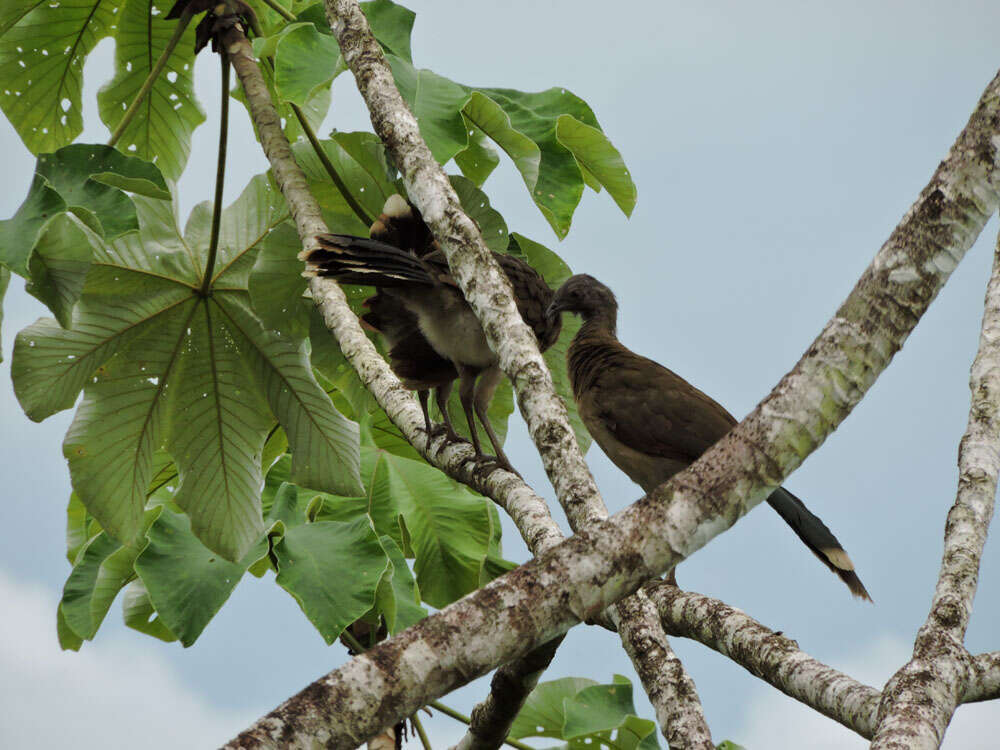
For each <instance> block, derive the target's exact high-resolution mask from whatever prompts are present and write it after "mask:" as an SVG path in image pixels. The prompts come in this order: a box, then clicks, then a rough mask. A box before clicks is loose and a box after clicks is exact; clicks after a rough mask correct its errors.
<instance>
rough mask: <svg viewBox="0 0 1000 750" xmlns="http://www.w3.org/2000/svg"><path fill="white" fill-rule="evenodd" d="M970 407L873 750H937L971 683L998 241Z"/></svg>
mask: <svg viewBox="0 0 1000 750" xmlns="http://www.w3.org/2000/svg"><path fill="white" fill-rule="evenodd" d="M969 389H970V390H971V391H972V405H971V407H970V409H969V424H968V427H967V428H966V430H965V435H963V436H962V441H961V443H960V444H959V449H958V467H959V476H958V495H957V497H956V498H955V504H954V505H953V506H952V508H951V510H950V511H949V512H948V520H947V522H946V524H945V535H944V555H943V559H942V561H941V573H940V575H939V576H938V582H937V587H936V589H935V591H934V600H933V602H932V603H931V611H930V613H929V614H928V615H927V621H926V622H925V623H924V625H923V627H922V628H920V631H919V632H918V633H917V638H916V643H915V644H914V647H913V658H912V659H911V660H910V661H909V662H908V663H907V664H906V665H904V666H903V667H902V668H901V669H900V670H899V671H898V672H896V674H895V675H893V677H892V679H890V680H889V683H888V684H887V685H886V689H885V691H884V695H883V697H882V705H881V707H880V714H881V715H882V716H881V721H880V722H879V727H878V732H877V733H876V734H875V739H874V741H873V742H872V747H873V748H878V749H879V750H882V749H887V748H903V747H906V748H936V747H938V745H940V744H941V740H942V739H944V732H945V729H946V728H947V727H948V722H949V721H951V716H952V714H953V713H954V712H955V708H956V706H958V704H959V703H960V702H961V698H962V695H963V693H964V692H965V690H966V687H967V685H968V683H969V680H970V679H971V677H972V673H973V665H972V657H971V656H970V654H969V652H968V651H967V650H966V648H965V645H964V641H965V630H966V628H967V627H968V624H969V617H970V615H971V614H972V600H973V599H974V598H975V595H976V584H977V583H978V580H979V561H980V559H981V557H982V554H983V545H984V544H985V543H986V532H987V530H988V529H989V525H990V519H992V517H993V504H994V502H995V498H996V492H997V475H998V474H1000V238H998V240H997V249H996V253H995V255H994V259H993V273H992V274H991V276H990V281H989V284H988V285H987V288H986V303H985V309H984V311H983V326H982V333H981V334H980V337H979V351H978V352H977V353H976V358H975V360H974V361H973V363H972V373H971V375H970V377H969Z"/></svg>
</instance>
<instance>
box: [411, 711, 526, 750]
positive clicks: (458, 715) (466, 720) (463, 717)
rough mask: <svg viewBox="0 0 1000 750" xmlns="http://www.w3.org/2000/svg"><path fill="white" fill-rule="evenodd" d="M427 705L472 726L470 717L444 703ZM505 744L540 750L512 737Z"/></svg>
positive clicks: (521, 748) (505, 740) (521, 749)
mask: <svg viewBox="0 0 1000 750" xmlns="http://www.w3.org/2000/svg"><path fill="white" fill-rule="evenodd" d="M427 705H428V706H430V707H431V708H436V709H437V710H438V711H440V712H441V713H443V714H444V715H445V716H450V717H451V718H453V719H455V720H456V721H460V722H462V723H463V724H469V725H470V726H471V724H472V719H470V718H469V717H468V716H466V715H465V714H461V713H459V712H458V711H456V710H455V709H454V708H448V706H446V705H444V704H443V703H441V702H439V701H431V702H430V703H428V704H427ZM503 742H504V744H505V745H510V746H511V747H516V748H517V750H538V748H534V747H532V746H531V745H526V744H525V743H523V742H518V741H517V740H512V739H510V737H507V738H506V739H504V741H503Z"/></svg>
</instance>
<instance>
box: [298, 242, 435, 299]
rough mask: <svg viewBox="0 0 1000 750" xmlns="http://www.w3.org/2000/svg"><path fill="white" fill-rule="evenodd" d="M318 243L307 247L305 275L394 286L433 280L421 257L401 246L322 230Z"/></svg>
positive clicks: (351, 282)
mask: <svg viewBox="0 0 1000 750" xmlns="http://www.w3.org/2000/svg"><path fill="white" fill-rule="evenodd" d="M316 244H317V247H315V248H312V249H310V250H303V251H302V252H301V253H299V259H300V260H304V261H305V262H306V270H305V271H303V273H302V275H303V276H330V277H333V278H335V279H337V280H338V281H341V282H343V283H346V284H366V285H370V286H381V287H393V286H408V285H412V284H414V283H416V284H433V283H434V281H433V279H432V278H431V273H430V271H429V270H428V268H427V266H425V265H424V264H423V263H422V262H421V261H420V260H419V259H418V258H416V257H415V256H414V255H412V254H411V253H408V252H406V251H405V250H400V249H399V248H398V247H393V246H392V245H387V244H386V243H384V242H379V241H378V240H369V239H367V238H365V237H355V236H353V235H350V234H321V235H317V236H316Z"/></svg>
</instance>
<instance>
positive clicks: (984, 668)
mask: <svg viewBox="0 0 1000 750" xmlns="http://www.w3.org/2000/svg"><path fill="white" fill-rule="evenodd" d="M997 699H1000V651H991V652H990V653H988V654H979V656H976V657H974V658H973V660H972V674H971V675H970V676H969V682H968V684H967V685H966V686H965V695H963V696H962V702H963V703H976V702H978V701H992V700H997Z"/></svg>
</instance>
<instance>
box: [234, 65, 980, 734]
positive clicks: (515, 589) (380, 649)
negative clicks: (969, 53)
mask: <svg viewBox="0 0 1000 750" xmlns="http://www.w3.org/2000/svg"><path fill="white" fill-rule="evenodd" d="M998 122H1000V78H994V80H993V81H991V82H990V84H989V86H988V87H987V90H986V93H985V94H984V96H983V98H982V99H981V100H980V102H979V104H978V106H977V108H976V111H975V112H974V113H973V115H972V118H971V119H970V121H969V123H968V125H967V126H966V128H965V129H964V130H963V131H962V133H961V134H960V135H959V137H958V140H957V141H956V143H955V145H954V146H953V147H952V149H951V152H950V153H949V154H948V156H947V158H946V159H945V160H944V161H943V162H942V163H941V164H940V166H939V167H938V169H937V170H936V171H935V173H934V175H933V176H932V178H931V181H930V183H929V184H928V186H927V187H926V188H925V189H924V191H923V192H922V193H921V195H920V197H919V198H918V200H917V201H916V203H915V204H914V205H913V207H912V208H911V209H910V210H909V211H908V212H907V214H906V216H905V217H904V218H903V220H902V222H901V223H900V224H899V226H898V227H897V228H896V230H895V231H894V232H893V233H892V235H891V237H890V238H889V240H888V241H887V242H886V244H885V245H884V246H883V247H882V248H881V249H880V250H879V252H878V254H877V255H876V256H875V259H874V260H873V261H872V264H871V265H870V266H869V268H868V269H867V270H866V271H865V272H864V274H863V275H862V278H861V279H860V281H859V282H858V284H857V286H856V287H855V289H854V290H853V291H852V292H851V294H850V295H849V296H848V298H847V300H846V301H845V302H844V304H843V305H842V306H841V308H840V309H839V310H838V311H837V313H836V314H835V315H834V317H833V319H832V320H831V321H830V322H829V323H828V324H827V326H826V327H825V328H824V330H823V332H822V333H821V334H820V336H819V337H818V338H817V339H816V341H815V342H813V344H812V345H811V346H810V348H809V349H808V351H807V352H806V353H805V355H804V356H803V357H802V359H801V360H800V361H799V363H798V364H797V365H796V366H795V368H794V369H793V370H792V371H791V372H790V373H789V374H788V375H786V376H785V377H784V378H783V379H782V380H781V382H780V383H778V385H777V386H776V387H775V389H774V390H773V391H772V392H771V394H770V395H768V397H767V398H765V399H764V401H763V402H762V403H761V404H760V405H759V406H758V407H757V408H756V409H755V410H754V411H753V412H752V413H751V414H750V415H749V416H748V417H747V418H746V419H744V420H743V422H741V423H740V425H739V426H737V427H736V428H735V429H734V430H733V431H732V432H731V433H730V434H729V435H727V436H726V437H725V438H724V439H723V440H721V441H720V442H719V443H718V444H717V445H716V446H714V447H713V448H712V449H711V450H710V451H708V452H707V453H706V454H705V455H704V456H702V458H701V459H699V460H698V461H697V462H696V463H695V464H694V465H692V466H691V467H690V468H688V469H687V470H685V471H683V472H681V473H680V474H678V475H677V476H676V477H674V478H673V479H672V480H671V481H670V482H668V483H666V484H665V485H663V486H662V487H660V488H658V489H657V490H656V491H655V492H653V493H651V494H650V495H649V496H648V497H645V498H643V499H642V500H640V501H639V502H637V503H635V504H634V505H632V506H630V507H628V508H627V509H625V510H624V511H622V512H620V513H618V514H617V515H616V516H614V517H613V518H612V519H610V520H608V521H599V522H597V523H596V524H594V525H592V526H589V527H588V528H587V529H585V530H583V531H581V532H579V533H578V534H577V535H576V536H575V537H573V538H571V539H568V540H566V541H565V542H563V543H561V544H559V545H558V546H556V547H554V548H553V549H551V550H550V551H549V552H547V553H546V554H545V555H543V556H541V557H540V558H537V559H535V560H533V561H531V562H529V563H527V564H526V565H524V566H522V567H520V568H518V569H517V570H515V571H512V572H511V573H509V574H507V575H505V576H503V577H501V578H499V579H497V580H496V581H493V582H492V583H491V584H489V585H488V586H486V587H485V588H483V589H481V590H479V591H476V592H474V593H473V594H470V595H469V596H467V597H466V598H465V599H463V600H461V601H459V602H456V603H455V604H453V605H451V606H450V607H448V608H446V609H445V610H443V611H441V612H439V613H437V614H435V615H433V616H431V617H429V618H427V619H426V620H424V621H422V622H421V623H419V624H417V625H416V626H414V627H412V628H409V629H408V630H407V631H405V632H403V633H400V634H399V635H397V636H396V637H394V638H392V639H390V640H388V641H385V642H384V643H381V644H379V645H378V646H376V647H375V648H373V649H372V650H371V651H369V652H367V653H365V654H364V655H362V656H359V657H356V658H355V659H353V660H352V661H350V662H348V663H347V664H345V665H343V666H342V667H340V668H339V669H337V670H335V671H333V672H331V673H330V674H328V675H326V676H325V677H323V678H321V679H320V680H318V681H316V682H315V683H313V684H312V685H310V686H309V687H307V688H306V689H305V690H303V691H302V692H301V693H299V694H298V695H296V696H294V697H292V698H291V699H289V700H288V701H286V702H285V703H284V704H282V706H280V707H279V708H277V709H276V710H275V711H272V712H271V713H270V714H268V716H266V717H264V718H263V719H261V720H260V721H259V722H257V723H256V724H254V725H253V726H252V727H250V728H249V729H248V730H247V731H246V732H244V733H243V734H241V735H240V736H239V737H238V738H237V739H236V740H234V741H233V743H232V744H231V745H230V746H231V747H275V746H282V747H288V746H303V745H304V746H310V745H311V744H312V743H313V742H318V743H319V744H320V745H323V746H327V747H345V748H346V747H354V746H356V745H357V744H360V742H362V741H363V740H364V738H366V737H368V736H370V735H371V734H373V733H375V732H377V731H378V730H379V729H380V728H381V727H384V726H388V725H390V724H392V723H393V722H395V721H397V720H399V719H400V718H402V717H404V716H407V715H409V714H410V713H412V712H413V711H414V710H416V708H418V707H419V706H421V705H424V704H425V703H427V702H428V701H430V700H433V699H435V698H437V697H439V696H441V695H443V694H445V693H447V692H449V691H451V690H452V689H454V688H455V687H458V686H459V685H462V684H465V683H467V682H468V681H470V680H472V679H474V678H475V677H478V676H480V675H481V674H484V673H485V672H486V671H488V670H489V669H492V668H494V667H496V666H497V665H498V664H500V663H504V662H506V661H509V660H511V659H512V658H516V657H517V656H520V655H522V654H524V653H527V652H528V651H529V650H531V649H533V648H535V647H537V646H538V645H540V644H542V643H545V642H547V641H549V640H551V639H552V638H553V637H555V636H557V635H559V634H560V633H563V632H565V631H566V629H568V628H569V627H571V626H572V625H573V624H575V623H576V622H578V621H580V620H582V619H585V618H587V617H589V616H591V615H593V614H595V613H597V612H600V611H601V610H603V609H604V608H605V607H606V606H607V605H608V604H610V603H612V602H614V601H617V600H618V599H621V598H622V597H624V596H625V595H627V594H629V593H631V592H633V591H634V590H635V589H636V588H637V587H638V586H639V585H640V584H641V583H642V582H643V581H646V580H648V579H649V578H652V577H653V576H654V575H657V574H659V573H661V572H663V571H665V570H668V569H669V568H671V567H673V566H674V565H676V564H677V563H678V562H679V561H680V560H682V559H683V558H684V557H686V556H689V555H691V554H692V553H694V552H695V551H697V550H698V549H700V548H701V547H702V546H703V545H704V544H705V543H706V542H707V541H708V540H710V539H711V538H713V537H714V536H716V535H718V534H719V533H721V532H722V531H724V530H725V529H727V528H728V527H729V526H731V525H732V524H733V523H735V522H736V520H737V519H738V518H739V517H740V516H742V515H743V514H745V513H746V512H747V511H748V510H750V508H752V507H753V506H754V505H756V504H757V503H758V502H760V501H761V500H763V499H764V497H766V496H767V494H768V493H769V492H770V491H771V490H772V489H773V488H774V487H776V486H778V485H779V484H780V482H781V481H782V480H783V479H784V477H785V476H787V474H788V473H790V472H791V471H792V470H794V469H795V468H796V467H797V466H798V465H799V464H800V463H801V462H802V460H803V459H804V458H805V457H806V456H807V455H809V453H811V452H812V451H813V450H815V449H816V448H817V447H818V446H819V445H820V444H821V443H822V442H823V440H824V439H825V438H826V437H827V436H828V435H829V434H830V433H831V432H832V431H833V430H834V429H835V428H836V427H837V425H839V424H840V422H841V421H842V420H843V419H844V418H845V417H846V416H847V415H848V414H849V413H850V411H851V409H853V407H854V406H855V405H856V404H857V403H858V402H859V401H860V400H861V398H862V396H863V395H864V394H865V392H866V391H867V390H868V388H870V387H871V385H872V383H874V381H875V379H876V378H877V377H878V375H879V374H880V373H881V372H882V370H884V369H885V367H886V366H887V365H888V363H889V361H890V359H891V357H892V355H893V354H894V353H895V352H896V351H898V350H899V348H900V346H902V344H903V342H904V341H905V340H906V338H907V336H908V335H909V333H910V331H911V330H912V329H913V327H914V326H915V325H916V323H917V321H918V320H919V319H920V317H921V316H922V315H923V313H924V312H925V311H926V309H927V307H928V306H929V305H930V303H931V301H932V300H933V299H934V297H935V296H936V295H937V293H938V291H940V289H941V287H942V286H943V284H944V283H945V281H946V280H947V279H948V277H949V276H950V274H951V272H952V271H953V270H954V268H955V266H956V265H957V263H958V261H959V260H960V259H961V258H962V257H963V256H964V254H965V252H966V251H967V250H968V248H969V247H970V246H971V245H972V243H973V241H974V240H975V238H976V236H977V235H978V234H979V232H980V231H981V230H982V227H983V225H984V224H985V223H986V220H987V219H988V218H989V215H990V214H991V213H992V212H993V211H995V210H996V207H997V202H998V190H1000V174H998V152H997V151H998V146H1000V137H998V135H997V123H998Z"/></svg>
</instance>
